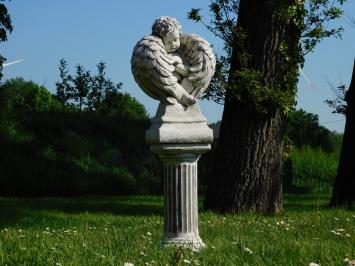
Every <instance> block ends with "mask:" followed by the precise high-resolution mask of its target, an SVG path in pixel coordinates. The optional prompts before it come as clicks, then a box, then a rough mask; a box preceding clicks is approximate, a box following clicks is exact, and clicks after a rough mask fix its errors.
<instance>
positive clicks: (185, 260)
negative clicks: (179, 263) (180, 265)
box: [183, 259, 191, 264]
mask: <svg viewBox="0 0 355 266" xmlns="http://www.w3.org/2000/svg"><path fill="white" fill-rule="evenodd" d="M183 262H184V263H185V264H191V261H189V260H187V259H184V260H183Z"/></svg>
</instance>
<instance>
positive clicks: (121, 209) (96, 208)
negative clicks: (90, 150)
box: [0, 196, 163, 228]
mask: <svg viewBox="0 0 355 266" xmlns="http://www.w3.org/2000/svg"><path fill="white" fill-rule="evenodd" d="M42 211H59V212H64V213H67V214H79V213H89V214H100V213H106V214H112V215H119V216H148V215H161V216H162V215H163V199H162V197H157V196H126V197H125V196H120V197H95V196H89V197H71V198H40V199H32V198H16V199H11V198H0V228H3V227H5V226H9V225H13V224H16V223H18V222H19V221H21V220H23V219H24V218H26V217H28V218H30V217H34V216H37V215H38V212H42Z"/></svg>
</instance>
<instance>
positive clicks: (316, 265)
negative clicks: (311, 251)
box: [309, 262, 319, 266]
mask: <svg viewBox="0 0 355 266" xmlns="http://www.w3.org/2000/svg"><path fill="white" fill-rule="evenodd" d="M309 266H319V264H318V263H314V262H311V263H310V264H309Z"/></svg>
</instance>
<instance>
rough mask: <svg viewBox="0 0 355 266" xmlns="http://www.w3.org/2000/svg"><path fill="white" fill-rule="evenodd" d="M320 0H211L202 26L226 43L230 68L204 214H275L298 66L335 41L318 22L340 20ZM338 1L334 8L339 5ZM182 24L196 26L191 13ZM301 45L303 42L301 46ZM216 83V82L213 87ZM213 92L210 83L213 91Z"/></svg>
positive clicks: (195, 16)
mask: <svg viewBox="0 0 355 266" xmlns="http://www.w3.org/2000/svg"><path fill="white" fill-rule="evenodd" d="M335 3H336V1H332V3H330V2H329V1H326V0H323V1H321V0H319V1H317V0H312V1H308V2H307V4H308V8H306V7H305V2H304V1H296V0H282V1H266V0H263V1H260V0H259V1H256V0H240V1H229V0H218V1H211V5H210V9H211V11H212V14H213V19H212V21H211V23H210V24H209V25H207V27H208V28H209V29H210V30H211V31H212V32H214V33H215V34H216V35H217V36H220V37H221V38H222V39H223V40H224V41H225V51H226V56H225V60H224V61H223V58H222V60H219V62H222V64H223V62H224V63H227V64H230V66H229V67H228V68H226V67H224V68H223V67H222V68H221V69H222V70H223V69H224V70H225V69H228V72H226V71H224V73H226V74H227V75H228V76H227V78H226V77H225V75H223V72H222V73H217V77H222V78H223V79H222V82H220V84H223V80H227V81H228V82H227V83H226V84H225V85H224V86H222V88H218V86H216V88H218V89H219V90H221V89H222V93H221V94H222V95H224V93H223V90H225V106H224V112H223V118H222V123H221V129H220V137H219V141H218V144H217V150H216V152H217V154H223V156H217V157H216V160H215V164H214V167H213V169H212V172H211V175H210V177H209V183H208V187H207V192H206V198H205V208H207V209H212V210H217V211H222V212H237V211H243V210H249V211H263V212H269V213H277V212H280V211H281V210H282V201H281V197H282V190H281V188H282V186H281V172H282V158H283V157H282V153H283V150H282V148H283V138H284V134H285V114H286V113H287V112H288V111H289V110H290V109H291V108H292V106H293V105H294V97H295V94H296V85H297V79H298V67H299V65H302V63H303V56H304V54H305V53H307V52H308V51H311V50H313V48H314V47H315V46H316V44H317V43H318V42H319V41H320V40H321V39H323V38H325V37H328V36H331V35H339V34H340V33H341V31H342V28H337V29H331V30H327V29H326V28H325V27H324V25H325V24H324V23H325V22H328V21H329V20H331V19H335V18H337V17H339V16H340V15H341V11H340V9H339V8H338V7H336V6H335V5H334V4H335ZM342 3H343V1H339V4H342ZM189 17H190V18H191V19H194V20H197V21H201V16H200V15H199V13H198V10H197V9H193V10H192V11H191V12H190V14H189ZM301 38H302V42H300V41H301ZM217 81H218V80H217ZM212 86H213V84H212Z"/></svg>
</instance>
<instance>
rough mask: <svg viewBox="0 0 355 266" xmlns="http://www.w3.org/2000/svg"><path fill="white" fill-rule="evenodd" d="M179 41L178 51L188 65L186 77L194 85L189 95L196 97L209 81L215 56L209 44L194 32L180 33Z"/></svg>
mask: <svg viewBox="0 0 355 266" xmlns="http://www.w3.org/2000/svg"><path fill="white" fill-rule="evenodd" d="M180 43H181V44H180V49H179V51H180V53H181V55H182V57H183V58H184V60H185V61H186V62H187V63H188V64H189V65H190V73H189V75H188V79H189V81H190V82H191V83H192V84H193V87H194V89H193V91H192V92H191V93H190V95H192V96H193V97H195V98H196V99H197V98H198V97H199V96H200V95H201V94H202V93H203V92H204V91H205V90H206V89H207V87H208V85H209V84H210V82H211V79H212V77H213V75H214V71H215V66H216V58H215V56H214V53H213V50H212V48H211V46H210V44H209V43H208V42H207V41H206V40H204V39H203V38H201V37H200V36H198V35H196V34H182V35H181V36H180Z"/></svg>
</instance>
